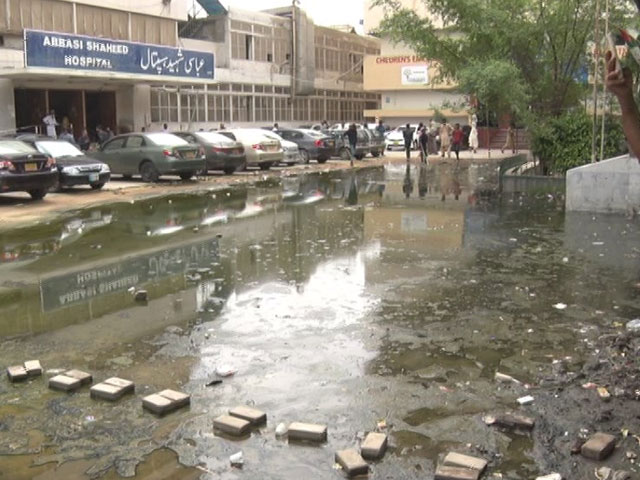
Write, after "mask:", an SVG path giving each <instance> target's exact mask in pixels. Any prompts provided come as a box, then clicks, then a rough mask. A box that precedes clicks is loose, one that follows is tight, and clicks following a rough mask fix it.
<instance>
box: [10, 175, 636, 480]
mask: <svg viewBox="0 0 640 480" xmlns="http://www.w3.org/2000/svg"><path fill="white" fill-rule="evenodd" d="M494 184H495V171H493V170H492V169H491V168H488V167H485V168H480V167H471V169H470V170H458V169H456V168H455V167H454V166H453V165H449V166H447V165H444V166H439V167H437V168H434V167H429V168H426V167H423V168H419V167H418V166H415V165H414V166H411V167H410V168H409V169H408V170H407V169H406V168H405V167H404V166H402V165H400V166H388V167H386V168H379V169H366V170H360V171H358V172H357V173H352V172H334V173H327V174H308V175H301V176H295V177H288V178H284V179H283V180H281V181H275V180H274V181H265V182H263V183H260V184H258V185H256V186H252V187H234V188H233V189H229V190H212V191H210V192H208V193H206V194H204V195H199V196H185V195H175V196H168V197H163V198H156V199H152V200H145V201H136V202H134V203H123V204H114V205H110V206H105V207H103V208H94V209H90V210H82V211H77V212H72V213H70V214H69V215H66V216H63V217H60V218H55V219H51V220H50V221H48V222H46V223H45V222H43V223H40V224H36V225H33V226H29V227H25V228H21V229H17V230H11V231H0V365H1V366H3V367H4V366H9V365H14V364H21V363H22V362H24V361H26V360H30V359H39V360H40V361H41V363H42V365H43V367H44V369H45V371H46V372H45V375H43V377H42V378H36V379H33V380H30V381H28V382H25V383H16V384H11V383H9V382H8V380H7V378H6V376H3V377H2V379H1V380H0V480H5V479H7V480H9V479H11V480H22V479H38V480H44V479H58V478H68V479H76V478H78V479H81V478H106V479H116V478H120V477H134V478H139V479H167V478H170V479H197V478H206V479H214V478H215V479H239V478H247V479H256V478H260V479H273V480H275V479H279V480H282V479H285V480H286V479H291V480H294V479H295V480H298V479H300V478H305V477H306V478H313V479H336V478H341V477H342V476H343V474H342V473H341V472H340V471H339V470H336V469H335V468H334V460H333V458H334V453H335V451H336V450H341V449H344V448H349V447H356V446H357V445H358V442H359V438H361V437H362V434H363V432H368V431H372V430H375V429H376V428H382V427H383V423H380V422H384V424H386V428H385V429H384V431H386V432H388V433H389V435H390V443H391V448H390V450H389V451H388V453H387V455H386V456H385V457H384V459H383V460H381V461H379V462H376V463H374V464H373V465H372V473H371V474H370V478H373V479H386V478H393V479H418V478H420V479H424V478H432V474H433V471H434V468H435V462H436V461H437V458H438V456H439V455H441V454H442V453H445V452H447V451H449V450H456V451H460V452H466V453H471V454H474V455H480V456H484V457H485V458H487V459H490V460H491V463H490V469H489V472H490V473H497V472H499V473H502V475H503V478H509V479H530V478H533V477H535V476H536V475H537V474H543V473H548V472H539V470H538V468H537V467H536V461H535V456H534V455H533V453H532V451H533V449H534V445H533V442H532V440H531V438H530V437H529V436H527V435H520V434H516V433H513V434H511V433H509V434H508V433H504V432H500V431H498V430H496V429H492V428H491V427H488V426H486V425H485V424H484V423H483V421H482V415H483V414H485V413H487V412H493V411H497V410H503V409H518V407H517V404H516V402H515V400H516V398H517V396H518V395H517V394H516V392H514V391H513V390H510V389H507V388H501V387H500V385H498V384H496V382H495V381H494V379H493V377H494V374H495V372H496V371H500V372H502V373H506V374H509V375H513V376H514V377H516V378H518V379H520V380H521V381H523V382H529V383H531V384H534V385H535V384H536V383H537V381H538V379H539V378H540V376H541V375H544V374H545V373H548V372H550V371H551V370H552V368H553V362H554V360H557V359H565V360H566V361H567V362H568V364H569V365H570V367H571V366H579V365H580V364H581V363H582V362H583V360H584V359H585V358H586V356H587V355H588V354H589V353H590V348H591V347H590V343H589V341H588V340H589V339H590V338H591V339H592V338H593V337H594V336H597V335H598V334H599V332H602V331H605V330H606V329H607V328H611V326H612V325H614V324H615V323H619V322H626V321H628V320H630V319H632V318H637V317H638V316H639V313H640V295H639V293H638V290H637V288H635V284H636V283H638V281H639V280H640V250H639V247H638V245H640V243H639V242H638V238H639V236H638V230H639V228H638V221H637V220H635V221H634V220H627V219H625V218H624V217H616V216H601V215H599V216H594V215H568V214H565V213H564V211H563V208H562V200H561V199H557V198H554V197H550V196H541V197H536V198H520V197H517V198H511V199H499V198H497V197H495V196H494V195H491V194H490V193H489V192H490V191H491V186H492V185H494ZM456 197H457V199H456ZM140 288H144V289H146V290H147V291H148V297H149V301H148V303H146V304H140V303H136V302H135V301H134V298H133V295H132V293H131V291H130V290H132V289H140ZM559 304H565V305H566V308H564V309H560V308H558V306H559ZM71 368H77V369H80V370H85V371H88V372H91V373H92V374H93V378H94V383H97V382H98V381H101V380H103V379H106V378H108V377H111V376H119V377H122V378H126V379H130V380H132V381H134V382H135V384H136V392H135V395H131V396H128V397H125V398H123V399H122V400H121V401H119V402H117V403H115V404H111V403H107V402H102V401H96V400H91V399H90V398H89V394H88V389H87V387H85V388H83V389H82V390H80V391H78V392H76V393H74V394H64V393H61V392H55V391H53V390H49V389H48V388H47V386H46V378H47V377H49V376H51V375H52V374H53V373H54V372H57V371H60V370H62V369H71ZM223 370H232V371H235V374H234V375H232V376H229V377H224V378H221V380H222V383H221V384H218V385H214V386H209V387H208V386H206V384H207V383H209V382H211V381H212V380H215V379H220V377H219V376H218V374H217V372H221V371H223ZM165 388H172V389H176V390H181V391H185V392H188V393H190V394H191V406H190V407H189V408H186V409H182V410H179V411H177V412H175V413H171V414H169V415H167V416H164V417H162V418H158V417H156V416H154V415H152V414H150V413H147V412H145V411H143V409H142V407H141V397H143V396H145V395H148V394H150V393H154V392H156V391H159V390H162V389H165ZM244 404H246V405H251V406H255V407H256V408H259V409H261V410H263V411H265V412H267V414H268V423H267V425H266V427H264V428H262V429H260V430H258V431H255V432H253V433H252V435H251V436H250V437H249V438H245V439H242V440H231V439H228V438H221V437H219V436H217V435H215V434H214V432H213V430H212V421H213V419H214V418H215V417H216V416H218V415H220V414H222V413H226V411H227V410H228V409H229V408H231V407H234V406H236V405H244ZM520 410H522V411H523V412H524V413H526V407H523V408H522V407H521V408H520ZM292 421H304V422H311V423H323V424H326V425H328V429H329V438H328V442H327V443H326V444H323V445H320V446H310V445H295V444H288V443H287V442H286V441H285V440H279V439H277V438H276V437H275V433H274V432H275V428H276V426H277V425H278V424H279V423H281V422H284V423H286V424H288V423H290V422H292ZM238 451H242V452H243V454H244V459H245V463H244V467H243V468H242V469H236V468H232V467H231V466H230V464H229V456H230V455H232V454H234V453H236V452H238ZM496 478H497V477H496Z"/></svg>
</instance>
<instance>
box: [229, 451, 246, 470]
mask: <svg viewBox="0 0 640 480" xmlns="http://www.w3.org/2000/svg"><path fill="white" fill-rule="evenodd" d="M229 461H230V462H231V466H232V467H235V468H242V465H244V456H243V455H242V452H238V453H234V454H233V455H231V456H230V457H229Z"/></svg>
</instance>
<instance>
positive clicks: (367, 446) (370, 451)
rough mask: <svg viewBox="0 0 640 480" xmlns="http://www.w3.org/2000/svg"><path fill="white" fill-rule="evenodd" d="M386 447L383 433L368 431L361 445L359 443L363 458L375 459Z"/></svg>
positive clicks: (385, 437)
mask: <svg viewBox="0 0 640 480" xmlns="http://www.w3.org/2000/svg"><path fill="white" fill-rule="evenodd" d="M386 449H387V436H386V435H385V434H384V433H376V432H371V433H369V434H368V435H367V436H366V437H365V439H364V441H363V442H362V445H360V453H361V454H362V456H363V457H364V458H367V459H372V460H375V459H377V458H380V457H382V456H383V455H384V452H385V451H386Z"/></svg>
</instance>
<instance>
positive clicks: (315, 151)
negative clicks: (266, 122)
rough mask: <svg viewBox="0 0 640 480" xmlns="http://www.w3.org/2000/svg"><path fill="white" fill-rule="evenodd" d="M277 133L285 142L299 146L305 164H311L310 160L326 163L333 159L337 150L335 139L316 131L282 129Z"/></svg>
mask: <svg viewBox="0 0 640 480" xmlns="http://www.w3.org/2000/svg"><path fill="white" fill-rule="evenodd" d="M276 133H277V134H278V135H280V136H281V137H282V138H284V139H285V140H289V141H290V142H293V143H295V144H296V145H298V149H299V150H300V157H301V158H302V162H303V163H309V160H317V161H318V163H324V162H326V161H327V160H329V158H331V155H332V154H333V151H334V149H335V140H334V139H333V137H332V136H330V135H325V134H324V133H322V132H318V131H316V130H307V129H303V128H281V129H278V130H276Z"/></svg>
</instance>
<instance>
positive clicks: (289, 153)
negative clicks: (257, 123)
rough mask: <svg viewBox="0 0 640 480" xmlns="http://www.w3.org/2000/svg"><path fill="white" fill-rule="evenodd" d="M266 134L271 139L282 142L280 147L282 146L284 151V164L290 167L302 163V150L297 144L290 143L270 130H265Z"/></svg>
mask: <svg viewBox="0 0 640 480" xmlns="http://www.w3.org/2000/svg"><path fill="white" fill-rule="evenodd" d="M265 134H266V135H267V137H269V138H273V139H274V140H278V141H279V142H280V145H282V150H283V151H284V160H283V162H282V163H285V164H287V165H289V166H291V165H295V164H296V163H300V160H301V159H302V156H301V155H300V148H299V147H298V145H297V144H295V143H293V142H290V141H289V140H285V139H284V138H282V137H281V136H280V135H278V134H277V133H276V132H269V131H268V130H265Z"/></svg>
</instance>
